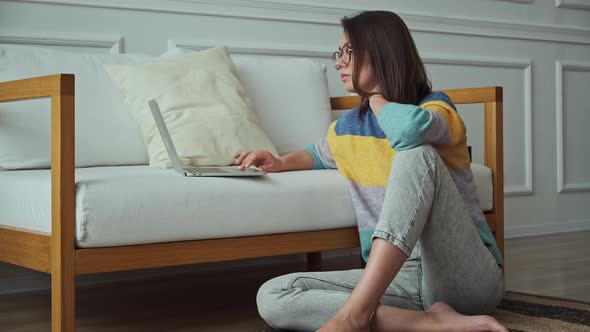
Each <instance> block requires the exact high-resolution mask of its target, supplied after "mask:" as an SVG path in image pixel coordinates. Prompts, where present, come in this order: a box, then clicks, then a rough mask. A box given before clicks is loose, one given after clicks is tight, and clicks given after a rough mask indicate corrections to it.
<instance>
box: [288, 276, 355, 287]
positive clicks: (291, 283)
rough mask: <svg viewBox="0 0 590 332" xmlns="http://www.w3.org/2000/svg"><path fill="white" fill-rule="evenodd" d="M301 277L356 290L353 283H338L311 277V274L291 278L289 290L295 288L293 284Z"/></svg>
mask: <svg viewBox="0 0 590 332" xmlns="http://www.w3.org/2000/svg"><path fill="white" fill-rule="evenodd" d="M299 279H312V280H317V281H321V282H325V283H327V284H330V285H334V286H340V287H344V288H348V289H350V290H354V286H351V285H348V284H344V283H338V282H335V281H332V280H326V279H320V278H314V277H310V276H297V277H294V278H291V279H290V280H289V282H288V283H287V290H289V289H292V288H293V284H295V282H296V281H297V280H299Z"/></svg>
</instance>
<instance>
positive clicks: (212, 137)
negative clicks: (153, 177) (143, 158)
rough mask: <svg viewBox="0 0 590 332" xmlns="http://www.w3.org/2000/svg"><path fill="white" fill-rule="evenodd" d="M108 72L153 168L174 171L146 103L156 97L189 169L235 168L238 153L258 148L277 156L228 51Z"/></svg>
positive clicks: (117, 67)
mask: <svg viewBox="0 0 590 332" xmlns="http://www.w3.org/2000/svg"><path fill="white" fill-rule="evenodd" d="M105 69H106V70H107V72H108V73H109V76H110V77H111V79H112V80H113V82H115V84H116V85H117V86H118V87H119V89H120V91H121V92H122V94H123V97H124V99H125V101H126V103H127V105H128V106H129V110H130V111H131V113H132V115H133V117H134V118H135V119H136V120H137V122H138V124H139V126H140V128H141V132H142V135H143V138H144V142H145V144H146V147H147V151H148V156H149V161H150V166H156V167H170V166H171V163H170V161H169V158H168V154H167V152H166V149H165V146H164V144H163V142H162V139H161V138H160V134H159V133H158V131H157V128H156V126H155V122H154V119H153V117H152V114H151V112H150V110H149V107H148V104H147V101H148V100H149V99H152V98H155V99H156V101H157V102H158V104H159V106H160V109H161V111H162V116H163V117H164V120H165V122H166V125H167V126H168V129H169V131H170V135H171V136H172V140H173V142H174V145H175V146H176V150H177V152H178V154H179V156H180V159H181V160H182V161H183V164H185V165H193V166H211V165H222V166H223V165H231V164H232V163H234V161H235V159H234V158H233V155H234V154H235V153H237V152H244V151H247V150H254V149H266V150H269V151H270V152H271V153H273V154H274V155H275V156H277V155H278V152H277V150H276V148H275V147H274V145H273V144H272V142H271V141H270V139H269V138H268V136H267V135H266V133H265V132H264V131H263V130H262V129H261V127H260V125H259V123H258V119H257V117H256V114H255V113H254V111H253V110H252V101H251V100H250V98H249V97H248V95H247V93H246V91H245V90H244V87H243V86H242V84H241V83H240V81H239V79H238V77H237V76H236V73H235V68H234V66H233V63H232V62H231V59H230V57H229V53H228V50H227V48H225V47H221V48H212V49H208V50H204V51H201V52H195V53H190V54H186V55H182V56H179V57H176V58H174V59H159V60H157V61H152V62H148V63H144V64H137V65H111V66H105Z"/></svg>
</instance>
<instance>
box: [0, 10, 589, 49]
mask: <svg viewBox="0 0 590 332" xmlns="http://www.w3.org/2000/svg"><path fill="white" fill-rule="evenodd" d="M2 1H17V0H2ZM18 2H31V3H44V4H59V5H72V6H84V7H95V8H117V9H131V10H141V11H154V12H167V13H181V14H196V15H208V16H219V17H235V18H247V19H256V20H264V21H269V20H270V21H284V22H296V23H314V24H326V25H335V26H338V25H339V24H340V23H339V20H340V17H342V16H344V15H350V14H351V13H354V12H358V11H361V10H370V9H381V8H379V7H373V8H372V7H371V6H370V5H368V6H367V7H364V8H353V7H348V8H343V7H329V6H322V5H309V4H297V3H287V2H274V1H271V0H144V1H141V2H139V1H132V0H104V1H98V0H21V1H18ZM252 9H254V10H255V11H256V12H255V13H253V12H252ZM294 13H300V14H305V16H306V18H295V17H301V16H302V15H293V14H294ZM398 14H399V15H400V16H401V17H402V19H404V21H405V22H406V23H407V24H408V26H409V28H410V29H411V30H412V31H416V32H426V33H438V34H441V33H442V34H455V35H463V36H479V37H496V38H505V39H519V40H532V41H542V42H554V43H573V44H585V45H590V29H587V28H583V27H574V26H559V25H548V24H523V23H520V22H509V21H497V20H496V21H492V20H485V19H474V18H470V17H467V16H464V17H446V16H435V15H425V14H417V13H410V12H407V13H404V12H401V11H399V12H398Z"/></svg>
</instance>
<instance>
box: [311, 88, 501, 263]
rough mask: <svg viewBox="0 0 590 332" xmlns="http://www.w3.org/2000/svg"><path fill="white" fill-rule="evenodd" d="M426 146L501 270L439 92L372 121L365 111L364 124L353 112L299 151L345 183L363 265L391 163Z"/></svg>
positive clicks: (454, 123) (391, 106)
mask: <svg viewBox="0 0 590 332" xmlns="http://www.w3.org/2000/svg"><path fill="white" fill-rule="evenodd" d="M421 144H431V145H433V146H434V147H435V148H436V150H437V151H438V153H439V155H440V157H441V158H442V160H443V161H444V163H445V164H446V166H447V168H448V170H449V172H450V174H451V176H452V178H453V180H454V182H455V184H456V185H457V188H458V189H459V192H460V193H461V195H462V197H463V200H464V201H465V203H466V206H467V207H468V209H469V213H470V215H471V217H472V219H473V222H474V223H475V226H476V227H477V230H478V232H479V235H480V237H481V239H482V241H483V242H484V244H485V245H486V247H487V248H488V249H489V250H490V252H491V253H492V255H493V256H494V257H495V259H496V262H497V263H498V265H502V264H503V261H502V256H501V255H500V251H499V250H498V247H497V245H496V241H495V239H494V236H493V234H492V232H491V230H490V228H489V227H488V224H487V223H486V220H485V217H484V214H483V212H482V211H481V208H480V206H479V201H478V198H477V194H476V191H475V184H474V182H473V174H472V173H471V168H470V164H471V163H470V160H469V153H468V150H467V134H466V129H465V125H464V124H463V121H462V120H461V117H460V116H459V113H458V112H457V109H456V108H455V105H454V104H453V103H452V101H451V100H450V98H449V97H448V96H447V95H446V94H445V93H444V92H433V93H432V94H430V95H429V96H428V97H426V98H425V99H424V100H422V101H421V102H420V103H419V106H416V105H406V104H398V103H395V102H391V103H388V104H386V105H385V106H384V107H383V108H382V109H381V111H380V112H379V115H378V116H377V117H376V116H375V115H374V113H373V112H372V111H371V110H370V109H369V111H368V112H366V114H365V116H364V118H363V121H360V120H359V109H358V108H357V109H354V110H351V111H349V112H347V113H346V114H344V115H343V116H342V117H341V118H340V119H338V120H337V121H334V122H333V123H332V124H331V125H330V127H329V128H328V133H327V135H326V137H325V138H323V139H322V140H320V142H318V143H316V144H311V145H309V146H307V147H305V148H304V150H306V151H307V152H309V153H310V154H311V155H312V157H313V160H314V169H336V168H337V169H338V171H339V172H340V174H341V175H342V176H344V177H345V178H346V179H347V180H348V184H349V189H350V193H351V195H352V202H353V207H354V210H355V213H356V219H357V224H358V229H359V236H360V242H361V252H362V256H363V259H364V260H365V261H367V260H368V258H369V253H370V251H371V244H372V241H371V237H372V235H373V232H374V231H375V227H376V225H377V222H378V221H379V216H380V215H381V208H382V205H383V199H384V196H385V189H386V186H387V182H388V181H387V180H388V178H389V171H390V168H391V163H392V161H393V158H395V154H396V153H397V151H403V150H407V149H411V148H414V147H416V146H419V145H421Z"/></svg>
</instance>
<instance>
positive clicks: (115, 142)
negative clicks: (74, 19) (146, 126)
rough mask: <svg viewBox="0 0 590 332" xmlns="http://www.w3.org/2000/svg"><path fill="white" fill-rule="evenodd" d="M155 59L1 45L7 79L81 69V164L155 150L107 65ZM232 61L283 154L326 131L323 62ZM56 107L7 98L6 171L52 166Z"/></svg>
mask: <svg viewBox="0 0 590 332" xmlns="http://www.w3.org/2000/svg"><path fill="white" fill-rule="evenodd" d="M174 50H176V52H177V53H178V50H177V49H173V50H171V52H174ZM167 53H169V52H167ZM151 59H153V57H152V56H149V55H131V54H100V53H96V54H94V53H93V54H82V53H76V52H67V51H62V50H56V49H47V48H39V47H27V46H19V45H9V44H0V81H1V82H4V81H10V80H16V79H22V78H29V77H36V76H43V75H51V74H56V73H70V74H75V75H76V87H75V88H76V105H75V107H76V166H77V167H87V166H102V165H139V164H143V165H145V164H148V155H147V151H146V147H145V145H144V143H143V138H142V135H141V133H140V129H139V126H138V125H137V123H136V122H135V121H134V119H133V118H132V116H131V115H130V112H128V111H127V110H126V105H125V103H124V101H123V99H122V98H121V96H120V93H119V92H118V91H117V90H116V87H115V86H114V85H113V84H112V82H111V80H110V79H109V78H108V75H107V73H106V71H105V70H104V68H103V66H104V65H105V64H129V63H143V62H147V61H149V60H151ZM232 60H233V61H234V64H235V66H236V71H237V75H238V78H239V79H240V81H241V82H242V84H243V85H244V88H245V89H246V92H247V93H248V94H249V95H250V97H251V99H252V102H253V104H254V111H255V112H256V114H257V115H258V119H259V121H260V124H261V126H262V128H263V130H264V131H265V132H266V133H267V134H268V136H269V137H270V140H271V141H272V142H273V144H274V145H275V147H276V148H277V150H278V152H279V154H280V155H283V154H285V153H288V152H292V151H295V150H297V149H300V148H302V147H303V146H305V145H307V144H310V143H314V142H316V141H317V140H318V139H320V138H321V137H323V136H324V135H325V134H326V130H327V128H328V126H329V124H330V121H331V114H330V101H329V92H328V84H327V78H326V68H325V66H324V65H321V64H318V63H316V62H314V61H311V60H306V59H290V58H285V57H269V56H258V55H232ZM49 110H50V103H49V101H48V100H29V101H23V102H10V103H0V170H2V169H26V168H49V165H50V153H51V152H50V147H51V145H50V112H49Z"/></svg>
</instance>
